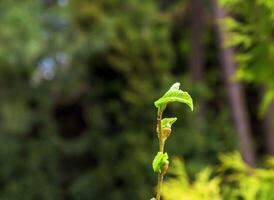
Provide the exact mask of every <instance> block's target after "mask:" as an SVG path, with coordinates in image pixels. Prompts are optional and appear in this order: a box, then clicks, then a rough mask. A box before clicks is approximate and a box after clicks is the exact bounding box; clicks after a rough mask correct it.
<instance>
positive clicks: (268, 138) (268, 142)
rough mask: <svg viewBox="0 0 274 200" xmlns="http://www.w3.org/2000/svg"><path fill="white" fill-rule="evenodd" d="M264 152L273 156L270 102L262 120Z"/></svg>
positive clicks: (272, 108) (273, 114)
mask: <svg viewBox="0 0 274 200" xmlns="http://www.w3.org/2000/svg"><path fill="white" fill-rule="evenodd" d="M264 128H265V138H266V151H267V153H268V154H270V155H274V102H272V103H271V104H270V106H269V108H268V110H267V112H266V115H265V119H264Z"/></svg>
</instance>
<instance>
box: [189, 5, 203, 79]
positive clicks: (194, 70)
mask: <svg viewBox="0 0 274 200" xmlns="http://www.w3.org/2000/svg"><path fill="white" fill-rule="evenodd" d="M190 8H191V55H190V70H191V75H192V79H193V81H194V82H200V81H202V80H203V74H204V46H203V32H204V31H203V30H204V22H203V11H204V9H203V0H190Z"/></svg>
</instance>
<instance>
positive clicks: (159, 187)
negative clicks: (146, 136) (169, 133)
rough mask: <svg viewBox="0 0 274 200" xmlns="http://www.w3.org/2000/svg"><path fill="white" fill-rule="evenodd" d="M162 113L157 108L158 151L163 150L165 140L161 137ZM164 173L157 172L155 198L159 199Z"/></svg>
mask: <svg viewBox="0 0 274 200" xmlns="http://www.w3.org/2000/svg"><path fill="white" fill-rule="evenodd" d="M162 115H163V111H160V110H158V114H157V127H158V136H159V152H164V146H165V140H164V139H163V138H162ZM163 179H164V174H163V173H160V174H158V182H157V190H156V200H160V199H161V193H162V185H163Z"/></svg>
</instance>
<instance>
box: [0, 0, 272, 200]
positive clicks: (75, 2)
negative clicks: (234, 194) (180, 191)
mask: <svg viewBox="0 0 274 200" xmlns="http://www.w3.org/2000/svg"><path fill="white" fill-rule="evenodd" d="M225 15H227V17H226V18H223V17H224V16H225ZM273 24H274V2H273V1H271V0H270V1H269V0H254V1H240V0H222V1H215V0H208V1H207V0H204V1H202V0H158V1H156V0H20V1H18V0H1V1H0V199H1V200H19V199H20V200H38V199H39V200H91V199H100V200H128V199H130V200H144V199H147V200H148V199H150V198H151V197H152V196H153V187H154V185H155V183H156V175H155V174H154V173H153V172H152V167H151V161H152V159H153V157H154V155H155V153H156V151H157V137H156V134H155V128H156V127H155V126H156V108H155V107H154V105H153V102H154V101H155V100H156V99H158V98H159V97H160V96H161V95H162V94H163V92H165V91H166V90H167V89H168V88H169V87H170V85H171V84H172V83H174V82H177V81H178V82H181V84H182V89H183V90H185V91H188V92H189V93H190V94H191V96H192V97H193V101H194V106H195V109H194V110H195V111H194V112H193V113H192V112H190V111H188V110H189V109H187V108H186V107H183V106H179V105H174V106H171V107H168V109H167V112H168V113H170V114H171V113H172V115H174V116H177V117H178V118H179V119H178V122H177V123H176V124H175V126H174V131H173V132H174V134H173V135H172V137H171V138H170V140H169V141H168V143H167V147H166V148H167V151H168V152H169V155H176V156H182V157H184V160H185V167H186V171H187V173H188V174H189V176H190V179H191V178H193V177H195V174H196V173H197V172H199V171H200V170H202V169H203V168H205V167H206V166H208V165H217V164H218V163H219V161H218V159H217V156H218V155H219V154H220V153H224V152H229V151H239V152H241V154H242V156H243V158H244V160H245V161H246V163H248V164H250V165H251V166H261V163H262V160H263V159H264V156H265V155H274V126H273V124H274V123H273V119H274V112H273V111H274V106H273V105H272V99H273V96H274V90H273V88H274V67H273V64H274V45H273V44H274V43H273V42H274V39H273V38H274V37H273V36H274V26H273ZM232 161H233V159H232ZM239 162H240V161H239ZM235 165H236V164H235ZM267 176H269V177H272V176H273V173H272V175H270V173H269V174H268V175H267ZM270 180H271V181H273V180H274V179H273V177H272V179H270ZM272 183H273V185H274V182H269V183H268V184H269V185H271V184H272ZM236 185H237V184H236ZM251 185H252V182H251ZM206 186H207V184H206V185H205V186H204V187H206ZM272 198H273V196H272ZM198 199H199V198H198ZM212 199H213V198H212ZM216 199H218V198H216ZM235 199H243V198H241V197H239V198H235ZM245 199H251V198H245ZM258 199H259V198H258ZM261 199H267V198H261ZM268 199H270V200H272V199H271V198H268Z"/></svg>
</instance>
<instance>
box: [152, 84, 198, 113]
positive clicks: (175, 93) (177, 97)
mask: <svg viewBox="0 0 274 200" xmlns="http://www.w3.org/2000/svg"><path fill="white" fill-rule="evenodd" d="M179 88H180V83H174V84H173V85H172V86H171V88H170V89H169V90H168V91H167V92H166V93H165V94H164V96H162V97H161V98H160V99H158V100H157V101H155V102H154V104H155V106H156V107H157V108H158V109H160V110H164V109H165V107H166V105H167V104H168V103H171V102H180V103H185V104H187V105H188V106H189V107H190V109H191V110H192V111H193V102H192V98H191V96H190V95H189V94H188V93H187V92H184V91H182V90H180V89H179Z"/></svg>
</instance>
